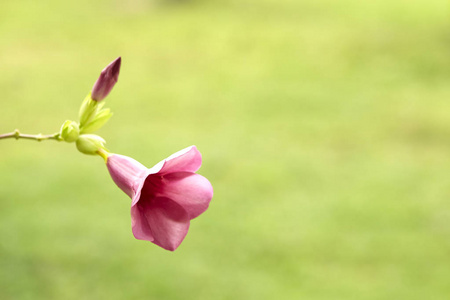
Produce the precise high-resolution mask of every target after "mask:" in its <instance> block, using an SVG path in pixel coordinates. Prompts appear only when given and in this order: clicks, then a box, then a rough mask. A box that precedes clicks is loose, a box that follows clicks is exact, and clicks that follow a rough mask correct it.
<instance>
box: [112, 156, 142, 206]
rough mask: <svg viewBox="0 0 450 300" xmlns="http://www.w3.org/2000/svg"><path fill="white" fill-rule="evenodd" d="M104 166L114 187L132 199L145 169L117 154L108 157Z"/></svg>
mask: <svg viewBox="0 0 450 300" xmlns="http://www.w3.org/2000/svg"><path fill="white" fill-rule="evenodd" d="M106 166H107V167H108V171H109V174H110V175H111V178H112V179H113V181H114V182H115V183H116V185H117V186H118V187H119V188H120V189H121V190H122V191H124V192H125V193H126V194H127V195H128V196H129V197H130V198H133V196H134V194H135V193H136V191H137V189H138V187H139V185H140V184H141V183H142V181H143V180H144V179H143V176H145V175H146V172H147V168H146V167H144V166H143V165H142V164H141V163H139V162H138V161H136V160H134V159H132V158H130V157H127V156H124V155H118V154H113V155H111V156H109V157H108V160H107V162H106Z"/></svg>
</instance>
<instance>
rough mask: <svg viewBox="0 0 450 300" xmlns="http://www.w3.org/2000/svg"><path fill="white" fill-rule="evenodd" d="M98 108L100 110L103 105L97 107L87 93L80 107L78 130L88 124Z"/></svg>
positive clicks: (95, 102) (96, 103)
mask: <svg viewBox="0 0 450 300" xmlns="http://www.w3.org/2000/svg"><path fill="white" fill-rule="evenodd" d="M99 107H100V108H101V107H103V105H99V104H98V102H97V101H95V100H92V98H91V94H90V93H89V95H87V96H86V98H85V99H84V100H83V103H82V104H81V107H80V112H79V118H80V128H81V127H83V126H84V125H85V124H87V123H89V122H90V121H91V120H92V119H93V118H94V117H95V115H96V114H97V111H98V109H99Z"/></svg>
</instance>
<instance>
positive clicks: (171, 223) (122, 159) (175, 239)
mask: <svg viewBox="0 0 450 300" xmlns="http://www.w3.org/2000/svg"><path fill="white" fill-rule="evenodd" d="M201 164H202V157H201V154H200V152H199V151H198V150H197V148H196V147H195V146H191V147H188V148H186V149H183V150H181V151H179V152H177V153H175V154H173V155H171V156H170V157H168V158H167V159H165V160H163V161H161V162H159V163H158V164H156V165H155V166H154V167H152V168H150V169H147V168H146V167H144V166H143V165H142V164H140V163H139V162H137V161H136V160H134V159H132V158H130V157H127V156H123V155H118V154H112V155H110V156H108V158H107V163H106V165H107V167H108V170H109V173H110V175H111V177H112V179H113V181H114V182H115V183H116V184H117V186H118V187H119V188H120V189H122V191H124V192H125V193H126V194H127V195H128V196H129V197H130V198H131V199H132V202H131V227H132V231H133V235H134V236H135V238H137V239H140V240H147V241H151V242H152V243H154V244H156V245H158V246H160V247H162V248H164V249H166V250H170V251H174V250H175V249H176V248H177V247H178V246H179V245H180V244H181V242H182V241H183V239H184V238H185V236H186V234H187V232H188V229H189V225H190V220H192V219H194V218H196V217H198V216H199V215H200V214H202V213H203V212H204V211H205V210H206V209H207V208H208V206H209V202H210V201H211V198H212V196H213V188H212V186H211V183H210V182H209V181H208V180H207V179H206V178H205V177H203V176H201V175H199V174H196V173H195V172H196V171H197V170H198V169H199V168H200V166H201Z"/></svg>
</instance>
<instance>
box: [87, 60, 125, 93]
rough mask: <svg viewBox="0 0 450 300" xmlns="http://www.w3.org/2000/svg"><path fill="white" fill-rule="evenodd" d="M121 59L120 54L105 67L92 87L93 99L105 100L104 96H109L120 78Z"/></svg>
mask: <svg viewBox="0 0 450 300" xmlns="http://www.w3.org/2000/svg"><path fill="white" fill-rule="evenodd" d="M121 61H122V59H121V57H120V56H119V57H118V58H116V59H115V60H114V61H113V62H112V63H110V64H109V65H108V66H106V68H104V69H103V71H102V73H101V74H100V77H99V78H98V79H97V81H96V82H95V84H94V86H93V87H92V93H91V97H92V100H95V101H101V100H103V98H105V97H106V96H108V94H109V92H111V90H112V88H113V87H114V85H115V84H116V82H117V80H118V79H119V72H120V63H121Z"/></svg>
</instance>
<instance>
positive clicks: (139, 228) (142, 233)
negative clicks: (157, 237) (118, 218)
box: [131, 205, 154, 242]
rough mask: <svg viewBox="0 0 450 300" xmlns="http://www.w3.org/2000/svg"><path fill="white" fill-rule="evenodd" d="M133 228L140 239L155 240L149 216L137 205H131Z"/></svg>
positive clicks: (134, 233) (135, 235)
mask: <svg viewBox="0 0 450 300" xmlns="http://www.w3.org/2000/svg"><path fill="white" fill-rule="evenodd" d="M131 229H132V231H133V235H134V237H135V238H137V239H138V240H146V241H150V242H152V241H153V240H154V237H153V234H152V231H151V230H150V226H149V225H148V222H147V218H146V217H145V216H144V214H143V212H142V211H141V210H140V209H139V207H138V206H137V205H133V206H131Z"/></svg>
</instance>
